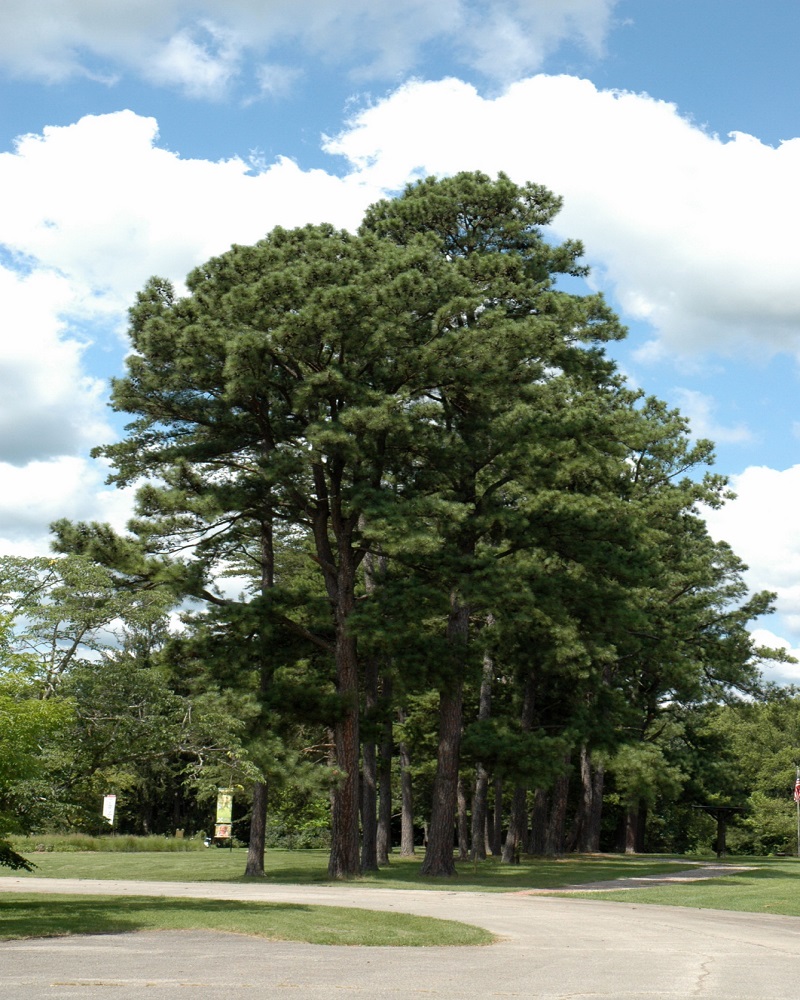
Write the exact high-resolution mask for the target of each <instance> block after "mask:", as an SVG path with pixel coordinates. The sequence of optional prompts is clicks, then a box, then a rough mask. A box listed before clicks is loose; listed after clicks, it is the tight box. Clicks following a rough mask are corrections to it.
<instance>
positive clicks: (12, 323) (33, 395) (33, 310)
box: [0, 267, 108, 466]
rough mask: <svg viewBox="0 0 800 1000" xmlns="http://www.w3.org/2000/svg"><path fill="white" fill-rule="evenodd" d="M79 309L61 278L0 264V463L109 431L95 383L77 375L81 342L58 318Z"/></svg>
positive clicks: (82, 444) (69, 448)
mask: <svg viewBox="0 0 800 1000" xmlns="http://www.w3.org/2000/svg"><path fill="white" fill-rule="evenodd" d="M79 309H80V303H79V302H76V298H75V295H74V292H73V289H72V288H71V287H70V285H69V282H68V281H66V280H65V279H64V278H63V277H61V276H59V275H57V274H55V273H53V272H46V271H34V272H33V273H31V274H28V275H24V274H19V273H17V272H15V271H12V270H9V269H7V268H4V267H0V333H1V334H2V340H3V352H2V358H0V462H6V463H10V464H11V465H17V466H19V465H21V464H24V463H25V462H27V461H28V460H29V459H31V458H35V459H39V460H42V459H50V458H54V457H55V456H57V455H61V454H65V453H70V452H73V451H76V450H79V449H81V448H86V447H88V446H90V445H91V444H93V443H95V442H96V441H97V439H98V436H100V435H103V434H104V433H105V434H107V433H108V429H107V427H106V424H105V421H104V419H103V412H102V407H101V403H100V397H101V392H102V387H101V385H100V383H99V382H98V381H97V380H96V379H92V378H89V377H87V376H86V375H85V374H84V373H83V371H82V365H81V353H82V350H83V345H82V344H81V343H80V342H79V341H78V340H76V339H75V338H74V337H72V336H70V335H69V334H67V333H66V327H65V323H64V320H63V318H62V317H63V315H64V314H65V313H66V312H68V311H70V310H72V311H73V312H74V311H79Z"/></svg>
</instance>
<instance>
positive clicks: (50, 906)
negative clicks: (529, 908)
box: [0, 893, 494, 948]
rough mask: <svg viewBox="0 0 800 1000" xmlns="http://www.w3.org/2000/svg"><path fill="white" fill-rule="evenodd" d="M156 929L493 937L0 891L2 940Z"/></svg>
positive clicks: (152, 901)
mask: <svg viewBox="0 0 800 1000" xmlns="http://www.w3.org/2000/svg"><path fill="white" fill-rule="evenodd" d="M156 930H171V931H172V930H209V931H223V932H227V933H231V934H247V935H251V936H256V937H264V938H268V939H270V940H273V941H304V942H306V943H308V944H329V945H331V944H332V945H368V946H372V947H385V946H393V947H400V946H402V947H412V948H420V947H431V946H454V945H459V946H463V945H485V944H491V942H492V941H493V940H494V938H493V936H492V935H491V934H490V933H489V932H488V931H486V930H483V929H482V928H480V927H473V926H472V925H470V924H462V923H459V922H457V921H455V920H438V919H436V918H433V917H418V916H412V915H409V914H404V913H384V912H382V911H378V910H359V909H350V908H348V907H341V906H306V905H304V904H298V903H246V902H237V901H232V900H214V899H169V898H167V899H163V898H160V897H152V896H126V897H125V898H124V899H120V898H118V897H113V896H66V895H47V896H40V895H37V894H34V893H3V894H2V895H0V940H12V939H18V938H32V937H37V938H42V937H62V936H65V935H73V934H121V933H129V932H131V931H156Z"/></svg>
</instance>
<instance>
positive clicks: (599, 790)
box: [585, 764, 606, 854]
mask: <svg viewBox="0 0 800 1000" xmlns="http://www.w3.org/2000/svg"><path fill="white" fill-rule="evenodd" d="M605 776H606V774H605V767H604V766H603V765H602V764H597V765H595V767H594V770H593V774H592V811H591V813H590V814H589V826H588V829H587V831H586V846H585V851H586V853H587V854H596V853H597V852H598V851H599V850H600V829H601V826H602V821H603V786H604V784H605Z"/></svg>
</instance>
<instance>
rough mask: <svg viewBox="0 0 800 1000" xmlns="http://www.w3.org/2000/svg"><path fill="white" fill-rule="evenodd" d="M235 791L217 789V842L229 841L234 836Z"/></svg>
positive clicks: (215, 829) (215, 833)
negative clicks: (232, 824)
mask: <svg viewBox="0 0 800 1000" xmlns="http://www.w3.org/2000/svg"><path fill="white" fill-rule="evenodd" d="M232 822H233V789H232V788H218V789H217V822H216V823H215V825H214V837H215V838H216V839H217V840H229V839H230V838H231V837H232V836H233V829H232V827H231V823H232Z"/></svg>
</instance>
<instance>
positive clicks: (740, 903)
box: [574, 858, 800, 917]
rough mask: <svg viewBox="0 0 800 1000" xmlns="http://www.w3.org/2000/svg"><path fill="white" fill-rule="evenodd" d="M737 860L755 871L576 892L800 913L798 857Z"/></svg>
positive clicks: (660, 902)
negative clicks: (658, 884)
mask: <svg viewBox="0 0 800 1000" xmlns="http://www.w3.org/2000/svg"><path fill="white" fill-rule="evenodd" d="M732 863H735V864H754V865H758V868H757V869H755V870H754V871H748V872H738V873H737V874H735V875H726V876H724V877H723V878H715V879H704V880H703V881H701V882H681V883H676V884H674V885H668V886H654V887H653V888H652V889H626V890H617V891H608V892H606V891H603V892H592V893H575V894H574V895H575V896H580V897H581V898H583V897H586V898H591V899H606V900H610V901H612V902H622V903H652V904H658V905H660V906H690V907H694V908H697V909H708V910H738V911H740V912H746V913H780V914H783V915H785V916H790V917H800V861H798V860H797V859H791V860H789V859H780V860H779V859H772V858H750V859H746V858H735V859H732Z"/></svg>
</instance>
